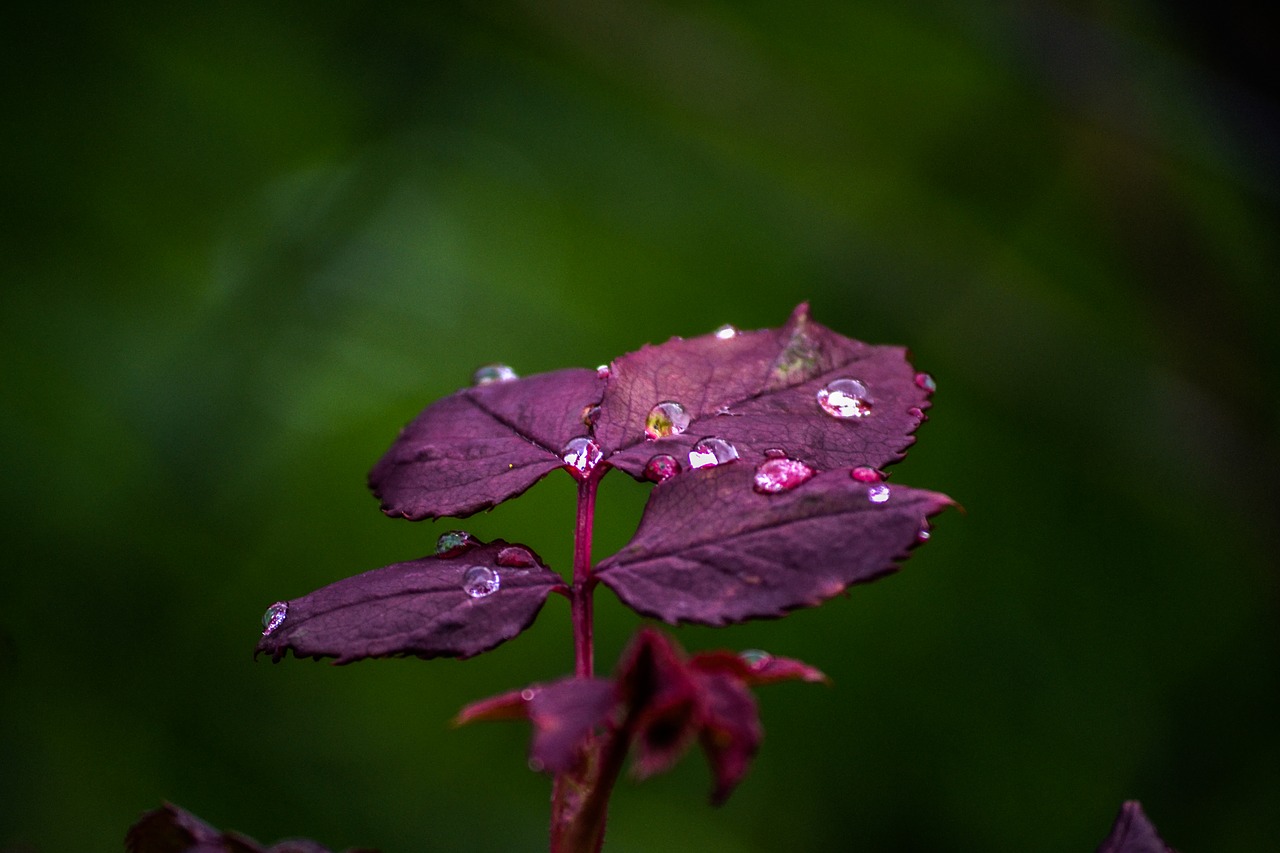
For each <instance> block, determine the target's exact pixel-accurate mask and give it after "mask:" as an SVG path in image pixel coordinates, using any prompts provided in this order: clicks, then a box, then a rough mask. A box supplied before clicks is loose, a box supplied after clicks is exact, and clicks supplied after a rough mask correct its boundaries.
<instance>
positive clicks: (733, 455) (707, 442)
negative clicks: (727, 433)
mask: <svg viewBox="0 0 1280 853" xmlns="http://www.w3.org/2000/svg"><path fill="white" fill-rule="evenodd" d="M737 458H738V449H737V448H736V447H734V446H733V445H732V444H730V443H729V442H727V441H725V440H724V439H723V438H716V437H715V436H710V435H709V436H707V437H706V438H704V439H700V440H699V441H698V443H697V444H695V445H694V446H693V447H692V448H691V449H690V450H689V467H690V468H711V467H714V466H716V465H723V464H724V463H726V462H732V461H733V460H735V459H737Z"/></svg>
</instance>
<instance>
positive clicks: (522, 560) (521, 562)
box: [493, 545, 538, 569]
mask: <svg viewBox="0 0 1280 853" xmlns="http://www.w3.org/2000/svg"><path fill="white" fill-rule="evenodd" d="M493 561H494V562H495V563H497V564H498V565H499V566H506V567H507V568H510V569H527V568H529V567H531V566H536V565H537V564H538V561H537V560H535V559H534V558H533V555H532V554H530V553H529V549H528V548H521V547H520V546H519V545H508V546H507V547H506V548H503V549H502V550H501V551H499V552H498V556H497V557H495V558H494V560H493Z"/></svg>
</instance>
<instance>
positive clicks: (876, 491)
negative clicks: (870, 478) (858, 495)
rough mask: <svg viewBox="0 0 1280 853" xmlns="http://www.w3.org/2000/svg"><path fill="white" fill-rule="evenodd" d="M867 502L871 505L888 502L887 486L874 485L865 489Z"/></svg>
mask: <svg viewBox="0 0 1280 853" xmlns="http://www.w3.org/2000/svg"><path fill="white" fill-rule="evenodd" d="M867 500H869V501H871V502H872V503H873V504H882V503H884V502H885V501H887V500H889V484H888V483H876V484H875V485H874V486H871V487H870V488H868V489H867Z"/></svg>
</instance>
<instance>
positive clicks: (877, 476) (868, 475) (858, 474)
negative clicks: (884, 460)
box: [849, 465, 884, 483]
mask: <svg viewBox="0 0 1280 853" xmlns="http://www.w3.org/2000/svg"><path fill="white" fill-rule="evenodd" d="M849 476H850V477H852V478H853V479H855V480H857V481H858V482H859V483H879V482H881V481H882V480H884V474H882V473H880V472H879V471H877V470H876V469H875V468H868V467H867V466H866V465H859V466H858V467H857V468H854V469H853V470H852V471H850V472H849Z"/></svg>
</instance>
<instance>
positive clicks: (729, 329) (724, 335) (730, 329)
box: [713, 323, 742, 341]
mask: <svg viewBox="0 0 1280 853" xmlns="http://www.w3.org/2000/svg"><path fill="white" fill-rule="evenodd" d="M713 334H715V336H716V337H717V338H719V339H720V340H722V341H727V340H729V338H736V337H737V336H738V335H740V334H742V333H741V332H739V331H738V327H737V326H734V325H733V324H731V323H725V324H724V325H723V326H721V327H720V328H718V329H716V330H715V332H714V333H713Z"/></svg>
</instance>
